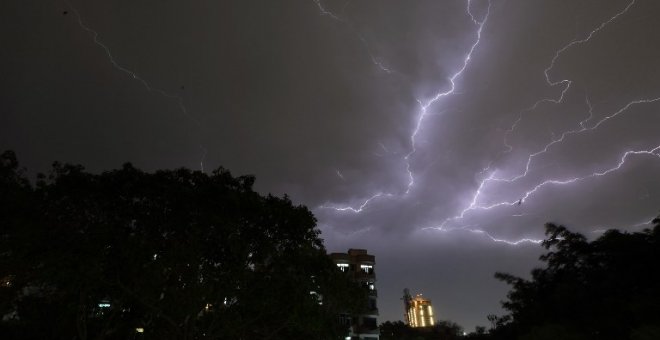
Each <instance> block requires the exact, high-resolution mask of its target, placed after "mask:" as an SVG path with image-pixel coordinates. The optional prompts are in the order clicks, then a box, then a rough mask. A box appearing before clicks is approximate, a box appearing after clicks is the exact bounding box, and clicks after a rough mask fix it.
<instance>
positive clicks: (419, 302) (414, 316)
mask: <svg viewBox="0 0 660 340" xmlns="http://www.w3.org/2000/svg"><path fill="white" fill-rule="evenodd" d="M403 304H404V308H405V310H406V315H405V316H406V323H407V324H408V326H410V327H414V328H417V327H431V326H433V325H434V324H435V315H433V306H431V300H429V299H425V298H424V297H422V295H421V294H417V295H416V296H415V297H414V298H413V297H411V296H410V293H409V292H408V288H406V289H404V290H403Z"/></svg>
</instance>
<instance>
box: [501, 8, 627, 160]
mask: <svg viewBox="0 0 660 340" xmlns="http://www.w3.org/2000/svg"><path fill="white" fill-rule="evenodd" d="M635 2H636V0H632V1H630V2H629V3H628V5H626V6H625V7H624V8H623V9H622V10H620V11H619V12H617V13H616V14H614V15H613V16H612V17H610V18H609V19H608V20H606V21H604V22H602V23H601V24H600V25H598V26H597V27H596V28H594V29H593V30H591V31H590V32H589V34H587V36H586V37H584V38H582V39H574V40H572V41H570V42H569V43H568V44H566V45H564V46H563V47H562V48H560V49H558V50H557V51H555V54H554V56H553V57H552V59H551V60H550V64H548V66H547V67H546V68H545V70H543V75H544V77H545V82H546V83H547V84H548V86H549V87H555V86H557V85H564V87H563V88H562V90H561V93H560V94H559V97H557V98H543V99H540V100H538V101H536V102H535V103H534V104H532V106H530V107H528V108H526V109H524V110H523V111H521V112H520V113H519V114H518V118H517V119H516V120H515V121H514V122H513V124H512V125H511V127H509V128H508V129H507V130H506V132H505V134H504V146H505V147H506V148H507V150H506V151H505V152H511V151H512V150H513V146H512V145H510V144H509V142H508V137H509V136H510V135H511V134H512V133H513V132H514V131H515V129H516V127H517V126H518V124H520V122H521V121H522V120H523V116H524V115H525V113H529V112H531V111H534V110H536V109H537V108H538V107H539V105H541V104H543V103H553V104H560V103H562V102H563V101H564V95H565V94H566V92H568V90H569V89H570V87H571V84H573V81H572V80H570V79H562V80H556V81H552V80H551V77H550V72H552V69H554V67H555V64H556V63H557V60H558V59H559V58H560V57H561V55H562V54H564V52H566V51H567V50H569V49H570V48H572V47H574V46H577V45H582V44H585V43H587V42H589V40H591V38H593V37H594V36H595V35H596V34H598V33H599V32H600V31H602V30H603V29H604V28H605V27H606V26H608V25H609V24H611V23H612V22H614V21H615V20H616V19H618V18H619V17H620V16H622V15H624V14H626V13H627V12H628V10H630V8H631V7H632V6H633V5H634V4H635Z"/></svg>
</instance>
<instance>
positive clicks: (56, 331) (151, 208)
mask: <svg viewBox="0 0 660 340" xmlns="http://www.w3.org/2000/svg"><path fill="white" fill-rule="evenodd" d="M0 162H1V163H0V228H1V229H0V278H2V279H3V284H2V287H0V315H3V316H4V321H2V322H0V332H1V333H0V338H2V339H9V338H22V339H81V340H84V339H134V338H150V339H203V338H210V339H271V338H272V339H280V338H288V339H294V338H297V339H301V338H305V339H332V338H336V337H341V336H342V335H343V334H344V333H345V331H346V330H345V328H343V327H342V326H340V324H339V320H338V318H337V315H338V314H339V312H340V311H341V312H345V311H347V310H349V311H352V310H353V309H354V308H359V307H361V306H363V305H364V304H366V303H365V302H364V300H362V299H363V297H364V296H365V295H364V294H363V293H362V290H361V288H359V287H357V286H356V285H355V284H354V283H351V282H350V281H349V279H348V278H347V277H345V275H342V274H341V273H340V272H339V271H337V270H336V267H335V266H334V265H333V263H332V261H331V260H330V259H329V258H328V257H327V256H326V253H325V249H324V247H323V244H322V240H321V239H320V238H319V231H318V229H316V220H315V218H314V217H313V215H312V214H311V212H310V211H309V210H308V209H307V208H305V207H303V206H294V205H293V204H292V203H291V201H290V200H289V199H288V198H287V197H284V198H279V197H273V196H270V195H269V196H265V197H264V196H261V195H259V194H258V193H256V192H254V191H253V190H252V184H253V182H254V178H253V177H250V176H242V177H232V176H231V174H230V173H229V172H228V171H226V170H223V169H218V170H216V171H214V172H213V173H212V174H211V175H207V174H204V173H201V172H196V171H195V172H193V171H190V170H186V169H179V170H174V171H158V172H156V173H153V174H151V173H145V172H142V171H140V170H138V169H136V168H134V167H133V166H131V165H130V164H126V165H124V166H123V168H122V169H119V170H113V171H108V172H104V173H102V174H91V173H88V172H85V171H84V169H83V168H82V167H80V166H73V165H62V164H57V163H56V164H55V165H54V166H53V169H52V172H51V173H50V174H49V175H48V176H40V179H39V180H38V182H37V183H36V185H35V186H32V185H31V184H30V183H29V181H27V180H26V179H25V177H24V175H23V172H22V171H21V169H20V167H19V165H18V162H17V161H16V157H15V155H14V154H13V153H11V152H5V153H4V154H2V156H1V158H0ZM310 292H315V293H314V294H310ZM320 299H321V301H322V304H319V300H320ZM136 329H144V332H143V333H138V332H136Z"/></svg>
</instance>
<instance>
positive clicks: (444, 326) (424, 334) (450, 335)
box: [380, 320, 463, 340]
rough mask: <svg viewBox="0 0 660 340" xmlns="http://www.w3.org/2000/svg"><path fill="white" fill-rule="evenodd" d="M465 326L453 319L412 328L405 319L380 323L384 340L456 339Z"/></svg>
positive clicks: (381, 337) (381, 335)
mask: <svg viewBox="0 0 660 340" xmlns="http://www.w3.org/2000/svg"><path fill="white" fill-rule="evenodd" d="M462 334H463V328H462V327H461V326H459V325H458V324H457V323H455V322H452V321H445V320H443V321H437V322H436V324H435V325H433V326H430V327H423V328H412V327H409V326H408V325H406V324H405V323H404V322H403V321H395V322H391V321H386V322H384V323H382V324H381V325H380V339H382V340H418V339H419V340H454V339H460V338H461V337H462Z"/></svg>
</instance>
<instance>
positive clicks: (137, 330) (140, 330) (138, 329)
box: [135, 327, 144, 333]
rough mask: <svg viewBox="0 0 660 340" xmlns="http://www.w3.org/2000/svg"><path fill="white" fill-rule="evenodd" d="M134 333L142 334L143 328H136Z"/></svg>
mask: <svg viewBox="0 0 660 340" xmlns="http://www.w3.org/2000/svg"><path fill="white" fill-rule="evenodd" d="M135 331H136V332H138V333H144V328H142V327H138V328H136V329H135Z"/></svg>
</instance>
